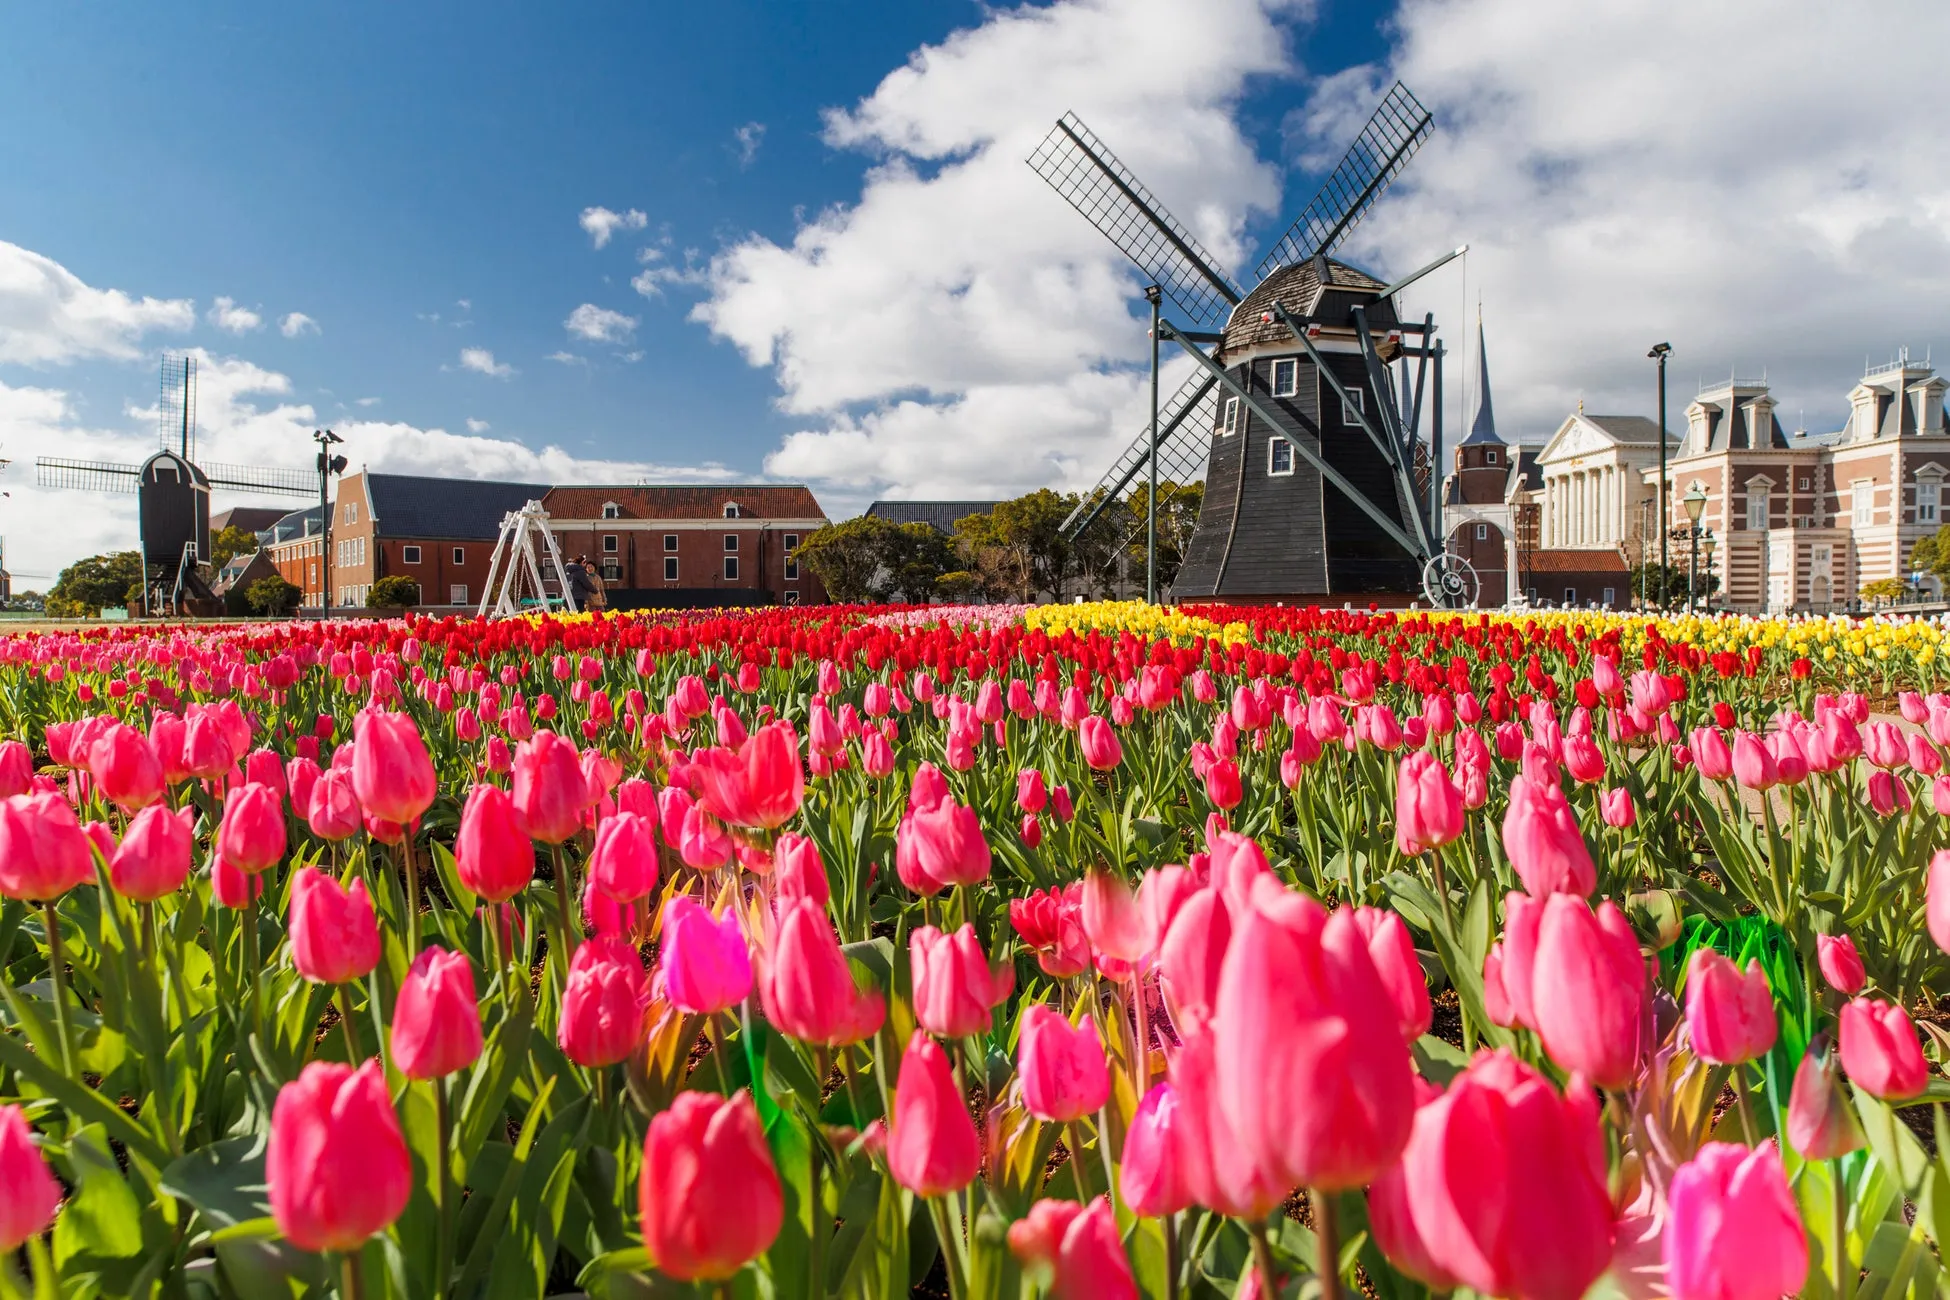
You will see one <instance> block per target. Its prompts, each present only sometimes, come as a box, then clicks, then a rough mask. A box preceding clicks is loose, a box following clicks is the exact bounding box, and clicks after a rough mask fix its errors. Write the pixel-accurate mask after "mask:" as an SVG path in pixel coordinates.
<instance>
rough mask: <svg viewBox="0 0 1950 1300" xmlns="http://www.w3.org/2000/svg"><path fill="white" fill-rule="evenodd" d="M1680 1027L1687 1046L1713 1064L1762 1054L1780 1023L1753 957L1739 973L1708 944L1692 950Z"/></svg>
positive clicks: (1736, 1062)
mask: <svg viewBox="0 0 1950 1300" xmlns="http://www.w3.org/2000/svg"><path fill="white" fill-rule="evenodd" d="M1686 1028H1687V1030H1688V1032H1689V1033H1690V1034H1691V1035H1692V1039H1693V1050H1694V1051H1695V1052H1696V1053H1698V1054H1699V1056H1700V1058H1701V1059H1702V1060H1706V1061H1711V1062H1712V1063H1713V1064H1715V1065H1745V1064H1746V1063H1747V1062H1748V1061H1752V1060H1756V1059H1758V1058H1760V1057H1762V1056H1765V1055H1766V1054H1767V1051H1768V1049H1769V1048H1771V1047H1773V1046H1774V1039H1775V1037H1776V1035H1777V1034H1778V1033H1779V1032H1780V1026H1779V1024H1778V1023H1777V1022H1776V1020H1775V1017H1774V995H1773V993H1772V992H1771V991H1770V990H1769V989H1768V986H1767V974H1766V972H1764V971H1763V970H1761V968H1760V962H1759V960H1758V959H1753V958H1750V959H1748V962H1747V969H1746V971H1745V972H1744V973H1743V972H1742V971H1741V970H1740V969H1739V968H1737V967H1736V966H1735V965H1734V964H1733V963H1732V962H1730V961H1728V960H1727V959H1726V958H1725V957H1722V956H1721V955H1720V954H1719V953H1717V952H1715V951H1713V950H1712V949H1711V948H1696V949H1694V950H1693V957H1692V962H1691V964H1690V965H1689V966H1688V967H1687V970H1686Z"/></svg>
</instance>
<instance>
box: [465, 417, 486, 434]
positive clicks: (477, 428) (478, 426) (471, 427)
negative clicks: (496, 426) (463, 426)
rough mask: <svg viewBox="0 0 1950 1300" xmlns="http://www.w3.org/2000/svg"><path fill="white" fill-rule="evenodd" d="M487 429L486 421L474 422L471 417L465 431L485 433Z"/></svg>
mask: <svg viewBox="0 0 1950 1300" xmlns="http://www.w3.org/2000/svg"><path fill="white" fill-rule="evenodd" d="M489 427H490V426H489V425H488V422H487V421H486V420H476V419H474V418H473V417H472V416H469V417H468V420H467V431H468V432H469V433H486V432H487V431H488V428H489Z"/></svg>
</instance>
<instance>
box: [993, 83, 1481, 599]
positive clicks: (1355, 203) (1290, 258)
mask: <svg viewBox="0 0 1950 1300" xmlns="http://www.w3.org/2000/svg"><path fill="white" fill-rule="evenodd" d="M1433 131H1434V122H1433V119H1432V118H1431V117H1430V115H1429V113H1428V110H1426V109H1425V108H1423V107H1422V105H1421V104H1420V103H1419V102H1418V101H1417V100H1416V98H1415V96H1414V95H1412V94H1410V93H1409V91H1408V89H1407V87H1405V86H1403V85H1401V84H1400V83H1399V82H1398V83H1396V85H1395V86H1394V87H1393V88H1392V89H1391V90H1390V91H1389V92H1388V94H1387V96H1386V97H1385V98H1384V99H1383V100H1382V102H1381V105H1380V107H1379V108H1377V109H1376V110H1375V113H1374V116H1373V117H1372V118H1370V119H1369V121H1368V124H1367V126H1366V127H1365V128H1363V130H1362V132H1361V134H1360V136H1359V137H1358V138H1356V140H1355V141H1354V143H1353V145H1352V146H1351V147H1350V148H1349V149H1348V151H1347V154H1346V155H1345V156H1344V157H1343V158H1342V159H1341V161H1340V164H1339V165H1338V166H1337V167H1336V168H1335V169H1334V171H1333V173H1332V174H1331V175H1330V176H1329V177H1328V178H1327V181H1326V183H1325V184H1324V185H1323V186H1322V187H1321V189H1320V192H1319V193H1318V194H1317V195H1315V196H1314V199H1313V201H1312V202H1311V203H1309V204H1308V205H1307V207H1306V208H1305V209H1304V210H1303V211H1302V212H1301V214H1300V216H1299V218H1298V219H1297V220H1295V221H1294V223H1293V225H1292V226H1291V227H1290V228H1289V229H1288V230H1287V232H1286V234H1285V235H1283V236H1282V237H1281V239H1280V240H1279V242H1278V243H1277V244H1275V245H1274V247H1273V249H1272V251H1271V252H1269V253H1268V254H1267V255H1266V257H1265V258H1264V259H1263V260H1262V261H1261V262H1260V263H1259V266H1258V269H1257V274H1258V283H1257V285H1256V287H1254V288H1253V289H1252V290H1251V291H1250V292H1248V291H1247V290H1244V289H1242V288H1241V287H1240V286H1238V285H1237V284H1235V283H1234V282H1233V281H1232V280H1231V279H1230V278H1229V277H1228V276H1227V275H1226V274H1225V273H1224V272H1223V271H1221V270H1220V269H1218V264H1217V261H1216V260H1215V259H1214V258H1213V257H1212V256H1211V255H1210V254H1209V253H1207V252H1206V251H1205V250H1204V249H1203V248H1202V247H1200V245H1199V243H1198V241H1197V240H1196V239H1194V238H1193V236H1192V235H1191V233H1190V232H1189V231H1188V230H1186V228H1185V227H1184V226H1183V225H1181V224H1180V223H1179V222H1178V221H1177V220H1176V219H1175V218H1173V217H1172V216H1171V215H1170V214H1169V213H1168V212H1166V211H1165V209H1164V207H1163V205H1162V204H1160V203H1159V202H1158V200H1157V199H1156V198H1155V197H1154V196H1153V195H1152V194H1151V192H1150V191H1149V190H1148V189H1146V188H1145V186H1144V185H1143V183H1142V182H1140V181H1139V180H1138V179H1137V178H1136V177H1135V176H1134V175H1132V174H1131V172H1130V170H1129V169H1128V168H1126V167H1125V166H1124V165H1123V164H1122V163H1121V162H1119V161H1118V160H1117V158H1116V156H1115V155H1114V154H1112V153H1111V151H1110V150H1109V148H1108V147H1106V146H1105V145H1104V144H1103V142H1102V141H1101V140H1099V139H1098V138H1097V137H1096V136H1095V135H1093V134H1092V133H1091V132H1090V130H1089V128H1088V127H1086V126H1084V125H1083V123H1082V122H1081V121H1080V120H1078V119H1077V117H1076V115H1075V114H1066V115H1065V116H1064V117H1063V118H1062V120H1061V121H1059V122H1058V123H1057V124H1056V127H1055V129H1053V130H1052V131H1051V132H1050V134H1049V136H1048V137H1047V138H1046V139H1045V140H1044V141H1043V143H1042V145H1041V146H1040V147H1039V148H1038V149H1037V150H1036V152H1035V153H1034V154H1033V155H1032V156H1031V157H1030V159H1029V164H1030V166H1031V167H1032V168H1034V169H1035V170H1036V172H1037V174H1039V175H1040V176H1042V177H1043V179H1044V180H1046V181H1048V182H1049V184H1050V185H1051V186H1052V187H1053V188H1055V189H1056V191H1057V192H1058V193H1059V194H1061V195H1062V196H1063V197H1064V198H1065V199H1067V200H1068V201H1069V202H1070V203H1071V205H1072V206H1074V207H1075V208H1076V209H1077V210H1078V211H1079V212H1081V213H1083V215H1084V216H1085V217H1087V218H1088V219H1089V220H1090V221H1091V223H1092V224H1094V225H1095V226H1096V227H1097V228H1098V229H1099V230H1101V231H1103V232H1104V234H1105V235H1106V236H1107V237H1108V238H1109V239H1110V240H1111V242H1112V243H1114V244H1116V245H1117V247H1118V248H1119V249H1120V250H1121V251H1122V252H1123V253H1124V254H1125V255H1126V256H1128V257H1129V258H1130V259H1131V260H1132V261H1133V262H1134V263H1136V264H1137V266H1138V269H1139V270H1141V271H1143V272H1144V273H1145V275H1146V276H1147V277H1148V278H1149V279H1150V281H1151V288H1150V289H1148V290H1147V292H1146V297H1147V298H1148V299H1149V301H1150V302H1151V313H1152V340H1153V341H1152V349H1151V353H1152V394H1153V411H1154V418H1153V420H1152V422H1151V424H1150V426H1149V427H1147V428H1146V429H1145V430H1144V431H1143V432H1142V433H1141V434H1140V435H1139V436H1138V438H1137V440H1136V441H1134V442H1133V443H1132V444H1131V445H1130V447H1129V448H1127V449H1126V451H1125V452H1124V454H1123V455H1122V456H1120V457H1119V458H1118V459H1117V461H1116V463H1115V464H1113V465H1112V466H1111V467H1110V469H1109V470H1108V471H1106V473H1105V474H1104V476H1103V478H1102V479H1101V480H1099V482H1098V484H1097V487H1096V488H1095V490H1093V491H1092V492H1091V493H1090V494H1088V495H1087V496H1086V497H1085V498H1084V500H1083V502H1082V504H1081V505H1079V506H1078V508H1077V510H1076V511H1075V512H1074V513H1072V514H1071V516H1070V518H1069V519H1068V520H1067V521H1066V522H1065V525H1064V531H1065V533H1066V534H1067V535H1069V536H1072V537H1074V536H1076V535H1078V534H1080V533H1082V531H1083V530H1084V529H1085V528H1087V527H1089V526H1090V525H1091V523H1092V522H1093V521H1095V520H1096V519H1097V518H1098V517H1099V516H1100V515H1101V514H1103V512H1105V511H1106V510H1107V509H1108V508H1109V507H1110V506H1111V505H1112V503H1113V502H1116V501H1118V500H1119V499H1120V498H1122V497H1124V496H1125V495H1126V494H1127V493H1129V492H1130V491H1131V489H1132V487H1133V485H1134V484H1135V483H1136V482H1137V481H1138V479H1139V476H1140V475H1141V474H1142V475H1148V476H1149V480H1150V483H1151V484H1152V490H1151V491H1150V493H1149V494H1148V500H1149V502H1150V503H1151V505H1152V509H1153V511H1155V508H1156V505H1157V504H1158V502H1159V494H1158V491H1157V486H1156V485H1157V483H1158V482H1159V479H1160V477H1161V475H1162V476H1163V477H1165V478H1167V479H1170V480H1175V481H1177V482H1180V483H1184V482H1190V481H1192V480H1195V479H1197V478H1199V477H1200V476H1201V475H1202V476H1203V477H1204V479H1205V498H1204V504H1203V507H1202V508H1201V510H1200V513H1199V520H1198V527H1197V530H1196V531H1195V533H1194V534H1193V536H1192V540H1191V543H1190V545H1189V546H1188V547H1187V549H1186V552H1185V557H1184V562H1183V565H1182V567H1181V568H1180V570H1179V573H1178V578H1177V582H1176V583H1175V584H1174V596H1175V597H1176V598H1179V599H1185V598H1190V599H1219V600H1227V599H1238V600H1255V601H1266V600H1273V599H1287V600H1295V599H1298V600H1306V599H1324V598H1327V597H1329V596H1334V597H1342V598H1345V597H1348V596H1354V595H1361V596H1369V595H1381V594H1408V593H1412V592H1415V591H1417V590H1420V591H1422V592H1423V593H1424V594H1425V595H1427V596H1428V597H1429V599H1430V600H1432V601H1434V602H1436V603H1440V604H1466V603H1468V602H1469V601H1470V600H1472V599H1473V598H1474V590H1473V588H1474V583H1473V575H1471V574H1469V573H1468V572H1467V565H1466V564H1463V563H1462V562H1461V560H1460V557H1456V556H1450V555H1447V554H1445V552H1444V548H1443V543H1442V539H1441V532H1440V528H1439V526H1438V521H1439V519H1440V505H1439V501H1438V496H1439V492H1440V477H1441V476H1440V474H1439V473H1437V472H1435V471H1434V466H1436V465H1438V464H1439V463H1440V458H1441V454H1442V424H1441V420H1442V356H1443V346H1442V344H1441V343H1440V342H1439V341H1438V340H1437V339H1436V338H1435V320H1434V317H1433V316H1425V317H1424V318H1423V319H1422V320H1420V321H1403V320H1401V319H1400V318H1399V316H1398V314H1397V308H1396V301H1395V298H1396V295H1397V294H1399V293H1400V292H1401V291H1402V290H1403V289H1404V288H1406V287H1407V286H1408V285H1409V284H1412V283H1413V282H1415V281H1416V280H1419V279H1420V278H1421V277H1423V276H1424V275H1427V274H1428V273H1429V272H1431V271H1433V270H1435V269H1436V268H1437V267H1440V266H1442V265H1444V264H1445V263H1447V262H1448V261H1449V260H1450V259H1451V258H1453V257H1456V256H1458V255H1459V254H1460V253H1462V252H1463V251H1464V250H1463V249H1457V250H1455V252H1452V253H1446V254H1444V255H1443V256H1442V257H1440V258H1437V259H1436V260H1435V261H1433V262H1431V263H1429V264H1428V265H1427V266H1424V267H1422V268H1421V269H1420V270H1418V271H1416V272H1415V273H1414V274H1412V275H1410V276H1407V277H1405V278H1404V279H1401V280H1398V281H1396V282H1394V283H1392V284H1388V283H1384V282H1383V281H1381V280H1379V279H1377V278H1375V277H1374V276H1372V275H1369V274H1368V273H1367V272H1365V271H1362V270H1360V269H1358V268H1356V267H1353V266H1350V265H1348V264H1347V263H1345V262H1340V261H1336V260H1335V259H1334V258H1332V257H1331V256H1329V254H1330V252H1331V251H1332V250H1333V248H1334V247H1335V246H1336V245H1337V244H1339V243H1340V242H1341V241H1342V240H1344V239H1345V238H1346V237H1347V235H1348V232H1349V231H1351V230H1352V229H1353V228H1354V227H1355V225H1356V224H1357V223H1358V222H1359V221H1360V220H1361V218H1362V217H1363V216H1365V215H1366V214H1367V212H1368V210H1369V209H1370V208H1372V207H1373V206H1374V204H1375V202H1376V201H1377V200H1378V199H1379V198H1380V197H1381V195H1382V193H1383V192H1384V191H1385V190H1386V189H1387V187H1388V185H1389V184H1390V183H1391V182H1392V181H1393V180H1394V178H1395V177H1396V176H1397V175H1399V174H1400V172H1401V170H1402V168H1403V167H1405V166H1406V165H1407V163H1408V160H1409V158H1410V157H1411V156H1413V154H1414V153H1415V151H1416V150H1417V149H1418V148H1420V147H1421V145H1422V142H1423V141H1424V140H1426V139H1427V138H1428V137H1429V135H1430V134H1432V132H1433ZM1164 298H1169V299H1170V300H1171V302H1172V304H1173V305H1174V306H1175V307H1176V308H1177V309H1178V310H1179V311H1181V312H1183V313H1184V323H1182V324H1181V323H1179V322H1177V321H1173V320H1170V319H1167V318H1166V317H1165V316H1164V314H1163V302H1162V299H1164ZM1166 342H1169V343H1176V344H1177V345H1178V346H1179V347H1180V348H1182V349H1183V350H1184V351H1185V352H1186V353H1187V354H1188V355H1189V356H1190V357H1191V358H1192V359H1193V361H1194V362H1195V366H1194V369H1193V373H1192V375H1191V377H1190V378H1189V379H1188V380H1187V381H1186V382H1185V384H1184V386H1183V387H1181V388H1180V389H1179V390H1178V392H1177V393H1175V394H1173V395H1172V396H1171V397H1170V398H1169V399H1168V400H1166V401H1165V402H1163V403H1162V404H1160V403H1158V401H1157V397H1156V394H1157V357H1158V348H1159V345H1160V343H1166ZM1208 349H1209V350H1208ZM1425 391H1427V392H1428V393H1429V394H1430V397H1431V400H1430V401H1429V402H1428V403H1427V405H1428V408H1429V413H1430V418H1431V432H1430V439H1429V443H1428V444H1427V445H1425V444H1424V443H1423V442H1422V440H1421V437H1420V432H1419V430H1420V427H1421V421H1422V412H1423V406H1424V401H1423V395H1424V392H1425ZM1136 527H1137V528H1140V529H1142V528H1147V527H1155V525H1154V524H1153V523H1151V521H1149V520H1146V521H1139V522H1138V524H1137V525H1136ZM1126 540H1127V542H1128V541H1129V540H1130V539H1129V538H1127V539H1126ZM1119 549H1122V548H1121V547H1120V548H1119ZM1148 551H1149V552H1150V555H1151V559H1150V561H1149V562H1148V564H1147V569H1148V570H1151V571H1152V572H1155V545H1153V546H1152V547H1149V548H1148ZM1147 587H1148V594H1149V595H1150V596H1151V597H1152V598H1153V599H1155V598H1156V583H1155V580H1152V581H1150V582H1148V583H1147Z"/></svg>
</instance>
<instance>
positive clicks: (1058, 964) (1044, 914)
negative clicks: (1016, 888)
mask: <svg viewBox="0 0 1950 1300" xmlns="http://www.w3.org/2000/svg"><path fill="white" fill-rule="evenodd" d="M1082 895H1083V886H1082V884H1081V883H1078V884H1073V885H1071V886H1069V887H1068V888H1067V889H1058V888H1055V887H1054V886H1052V887H1051V888H1049V889H1046V890H1042V891H1040V892H1038V893H1034V894H1031V895H1029V896H1028V897H1027V898H1012V899H1010V900H1009V924H1010V926H1011V927H1013V928H1014V930H1015V932H1016V933H1017V934H1018V935H1019V936H1021V938H1022V941H1023V943H1025V944H1026V945H1028V946H1029V948H1030V949H1032V950H1033V951H1034V952H1035V953H1036V964H1037V965H1039V966H1041V967H1042V968H1043V973H1044V974H1045V975H1048V976H1049V977H1050V978H1051V979H1062V980H1066V979H1073V978H1075V977H1076V976H1078V975H1081V974H1083V973H1084V972H1085V971H1087V970H1089V969H1090V940H1089V938H1088V936H1086V935H1085V934H1084V930H1083V898H1082Z"/></svg>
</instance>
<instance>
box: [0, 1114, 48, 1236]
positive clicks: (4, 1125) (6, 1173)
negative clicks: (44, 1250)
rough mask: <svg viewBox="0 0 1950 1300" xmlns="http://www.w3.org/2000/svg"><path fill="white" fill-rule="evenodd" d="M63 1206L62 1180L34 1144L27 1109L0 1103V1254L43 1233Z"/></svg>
mask: <svg viewBox="0 0 1950 1300" xmlns="http://www.w3.org/2000/svg"><path fill="white" fill-rule="evenodd" d="M60 1208H61V1184H60V1183H58V1182H56V1181H55V1180H54V1175H53V1174H51V1173H49V1172H48V1168H47V1159H46V1157H44V1156H42V1155H41V1152H40V1148H39V1147H37V1146H35V1145H34V1130H33V1129H32V1128H31V1127H29V1126H28V1123H27V1114H26V1112H25V1111H23V1110H21V1108H20V1107H18V1106H0V1254H4V1255H11V1254H13V1253H14V1252H15V1251H16V1250H19V1249H20V1248H21V1247H22V1246H23V1245H25V1244H26V1243H27V1242H29V1241H31V1240H33V1239H34V1238H35V1237H38V1236H40V1235H41V1233H43V1232H45V1231H46V1230H47V1227H48V1225H49V1224H51V1223H53V1222H54V1215H55V1213H56V1211H58V1210H59V1209H60ZM10 1267H11V1266H10Z"/></svg>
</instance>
